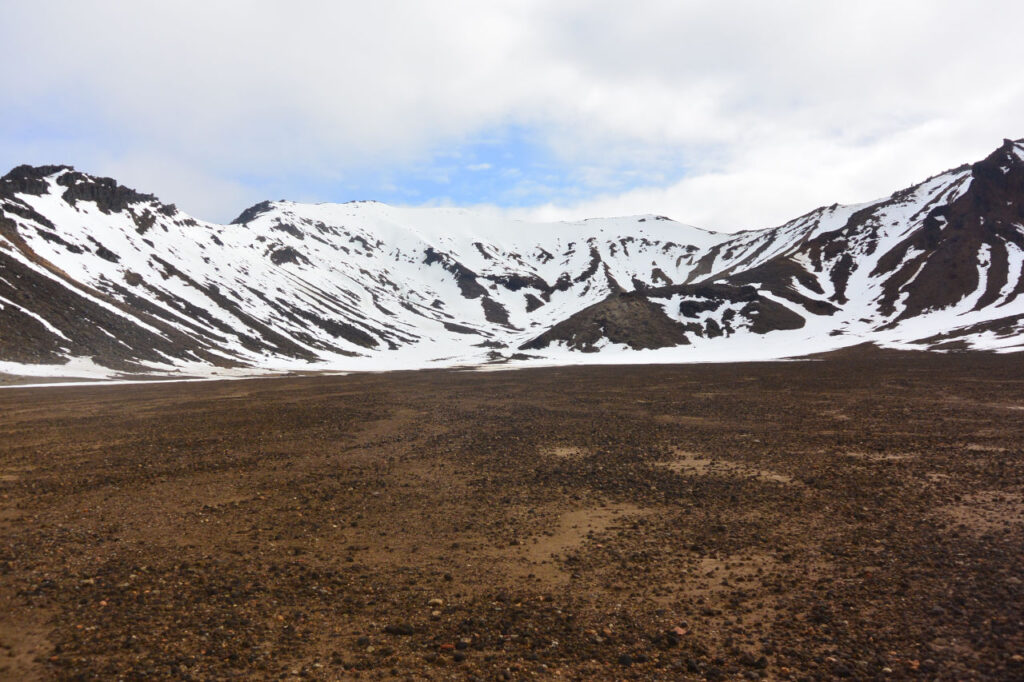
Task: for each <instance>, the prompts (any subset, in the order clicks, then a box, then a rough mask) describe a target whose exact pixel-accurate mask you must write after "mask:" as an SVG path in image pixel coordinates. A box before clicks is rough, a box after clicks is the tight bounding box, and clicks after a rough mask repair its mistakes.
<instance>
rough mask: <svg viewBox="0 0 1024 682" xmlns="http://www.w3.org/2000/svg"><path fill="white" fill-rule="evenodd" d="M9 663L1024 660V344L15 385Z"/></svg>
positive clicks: (7, 572) (402, 665) (981, 675)
mask: <svg viewBox="0 0 1024 682" xmlns="http://www.w3.org/2000/svg"><path fill="white" fill-rule="evenodd" d="M0 414H2V415H3V419H2V420H0V443H2V446H0V524H2V529H3V530H2V535H0V537H2V545H0V614H2V615H0V677H5V678H6V679H53V678H56V679H89V678H100V679H115V678H120V679H154V678H175V679H197V680H198V679H210V678H220V679H223V678H232V677H234V678H240V679H266V678H274V679H292V678H312V679H352V678H357V677H358V678H361V679H380V678H388V677H391V676H396V675H397V676H399V677H401V678H405V679H474V678H476V679H486V680H492V679H527V678H552V677H556V676H561V677H563V678H566V679H587V680H589V679H686V678H693V679H699V678H702V677H703V678H707V679H743V678H749V679H757V678H765V679H801V678H803V679H822V678H826V679H827V678H833V677H851V678H856V679H872V678H918V679H972V678H978V679H1020V678H1021V677H1024V626H1022V619H1024V613H1022V610H1024V459H1022V443H1024V365H1022V363H1021V359H1020V357H1013V356H1009V357H1006V356H1004V357H989V356H982V355H953V356H939V355H933V356H913V355H907V356H900V355H880V354H867V355H865V354H863V353H858V352H847V353H845V354H841V355H839V356H836V357H832V358H831V359H827V360H825V361H817V362H799V363H775V364H738V365H718V366H713V365H704V366H679V367H664V366H655V367H591V368H558V369H541V370H522V371H514V372H494V373H470V372H454V371H431V372H417V373H392V374H384V375H352V376H343V377H338V376H335V377H303V378H289V379H268V380H250V381H235V382H216V383H199V384H195V383H192V384H163V385H131V386H114V387H100V388H92V387H78V388H73V387H57V388H48V389H41V390H40V389H12V390H5V391H0Z"/></svg>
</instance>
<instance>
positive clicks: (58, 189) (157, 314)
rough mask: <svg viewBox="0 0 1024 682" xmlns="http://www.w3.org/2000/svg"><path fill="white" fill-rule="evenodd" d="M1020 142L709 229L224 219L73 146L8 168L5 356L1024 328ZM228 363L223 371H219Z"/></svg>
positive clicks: (430, 352) (363, 360) (0, 357)
mask: <svg viewBox="0 0 1024 682" xmlns="http://www.w3.org/2000/svg"><path fill="white" fill-rule="evenodd" d="M1022 225H1024V141H1014V140H1005V141H1004V142H1003V144H1002V145H1001V146H1000V147H999V148H997V149H996V150H995V151H993V152H992V153H991V154H990V155H989V156H987V157H986V158H985V159H982V160H981V161H978V162H976V163H974V164H965V165H962V166H959V167H957V168H954V169H951V170H949V171H945V172H943V173H939V174H936V175H934V176H932V177H930V178H928V179H926V180H924V181H923V182H921V183H918V184H916V185H912V186H910V187H908V188H905V189H903V190H900V191H897V192H895V193H893V194H892V195H890V196H889V197H885V198H882V199H878V200H875V201H871V202H864V203H861V204H853V205H846V206H844V205H839V204H833V205H831V206H823V207H819V208H817V209H814V210H813V211H810V212H808V213H806V214H804V215H802V216H799V217H798V218H795V219H794V220H791V221H789V222H787V223H784V224H782V225H779V226H776V227H772V228H763V229H758V230H749V231H743V232H738V233H716V232H712V231H709V230H704V229H702V228H698V227H694V226H689V225H685V224H682V223H676V222H675V221H671V220H669V219H667V218H665V217H664V216H653V215H641V216H627V217H617V218H597V219H589V220H585V221H573V222H563V223H555V224H551V223H533V222H529V221H521V220H510V219H507V218H502V217H498V216H483V215H477V214H473V213H472V212H469V211H467V210H465V209H458V208H447V207H445V208H404V207H394V206H388V205H386V204H380V203H377V202H350V203H347V204H297V203H294V202H288V201H276V202H275V201H263V202H259V203H257V204H254V205H253V206H250V207H248V208H246V209H245V210H243V211H242V212H241V213H240V214H239V216H238V217H237V218H236V219H235V220H234V221H232V222H231V223H228V224H226V225H218V224H215V223H208V222H205V221H201V220H197V219H195V218H193V217H191V216H189V215H187V214H185V213H183V212H182V211H180V210H179V209H177V208H176V207H175V206H174V204H164V203H163V202H162V201H160V200H159V199H158V198H157V197H155V196H154V195H152V194H144V193H142V192H138V191H136V190H134V189H130V188H127V187H124V186H123V185H120V184H118V183H117V182H116V181H115V180H113V179H110V178H97V177H94V176H91V175H88V174H86V173H82V172H80V171H77V170H74V169H73V168H72V167H70V166H57V165H54V166H41V167H32V166H18V167H16V168H14V169H12V170H11V171H10V172H9V173H7V174H6V175H4V176H3V177H2V178H0V372H3V371H6V372H9V373H33V372H36V373H45V372H53V373H56V372H59V371H60V370H59V367H60V366H62V365H64V366H65V367H66V366H67V363H69V362H71V363H72V364H75V363H78V364H82V363H85V364H87V365H90V367H91V369H90V371H93V372H94V373H97V374H103V373H104V372H106V373H113V372H125V373H154V372H156V373H159V372H165V373H171V374H180V373H188V372H192V373H200V374H202V373H204V372H205V373H210V372H215V371H229V370H230V371H246V370H252V371H260V370H267V369H274V370H282V369H297V368H299V369H301V368H310V369H317V368H321V369H377V368H389V367H410V368H411V367H426V366H439V365H452V364H474V363H480V362H494V361H509V360H510V359H513V357H515V361H522V358H523V353H529V355H531V356H533V357H532V358H531V359H532V360H533V361H536V362H583V361H585V362H594V361H599V362H609V361H626V362H648V361H649V362H673V361H674V362H689V361H706V360H744V359H768V358H771V357H788V356H795V355H804V354H808V353H815V352H821V351H824V350H829V349H833V348H840V347H844V346H848V345H855V344H857V343H863V342H872V343H876V344H879V345H888V346H893V347H908V348H914V347H917V348H922V349H936V350H943V349H945V350H949V349H957V348H961V349H967V348H980V349H993V350H1013V349H1019V348H1021V347H1024V338H1021V331H1022V328H1024V323H1022V321H1024V297H1022V296H1021V295H1020V294H1021V293H1024V276H1022V272H1021V271H1022V268H1024V227H1022ZM218 368H220V369H218Z"/></svg>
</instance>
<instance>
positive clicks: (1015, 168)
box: [971, 140, 1024, 191]
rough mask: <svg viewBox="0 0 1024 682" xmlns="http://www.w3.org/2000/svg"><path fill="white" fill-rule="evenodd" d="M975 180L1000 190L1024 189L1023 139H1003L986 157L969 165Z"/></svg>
mask: <svg viewBox="0 0 1024 682" xmlns="http://www.w3.org/2000/svg"><path fill="white" fill-rule="evenodd" d="M971 172H972V174H973V175H974V179H975V181H981V182H983V183H985V184H989V185H994V186H995V187H998V188H1000V189H1002V190H1007V189H1009V190H1011V191H1019V190H1021V189H1024V140H1016V141H1014V140H1003V144H1002V145H1000V146H999V148H998V149H996V150H995V151H994V152H992V153H991V154H989V155H988V156H987V157H985V158H984V159H982V160H981V161H979V162H977V163H976V164H974V165H973V166H971Z"/></svg>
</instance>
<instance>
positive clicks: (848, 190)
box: [0, 0, 1024, 231]
mask: <svg viewBox="0 0 1024 682" xmlns="http://www.w3.org/2000/svg"><path fill="white" fill-rule="evenodd" d="M0 11H2V13H0V16H2V17H3V20H2V23H0V91H2V92H3V100H2V106H0V166H2V167H3V169H2V170H0V173H2V172H6V170H7V169H8V168H10V167H12V166H15V165H18V164H20V163H32V164H43V163H70V164H72V165H74V166H75V167H77V168H79V169H80V170H83V171H86V172H90V173H94V174H102V175H111V176H113V177H116V178H117V179H118V180H120V181H121V182H123V183H125V184H128V185H131V186H134V187H136V188H137V189H140V190H143V191H150V192H154V193H156V194H157V195H159V196H160V197H161V198H162V199H164V200H165V201H168V202H175V203H177V204H178V206H179V207H180V208H182V209H183V210H185V211H188V212H190V213H192V214H194V215H196V216H198V217H200V218H204V219H208V220H216V221H227V220H230V219H231V218H233V217H234V216H235V215H237V214H238V213H239V212H240V211H241V210H242V209H243V208H245V207H246V206H248V205H250V204H252V203H254V202H256V201H259V200H262V199H266V198H270V199H279V198H287V199H293V200H296V201H348V200H352V199H377V200H380V201H386V202H389V203H396V204H413V205H416V204H456V205H461V206H477V205H479V206H482V207H498V208H500V209H502V210H507V211H511V212H513V213H515V214H520V215H524V216H529V217H541V218H560V219H561V218H582V217H594V216H606V215H625V214H636V213H657V214H664V215H668V216H671V217H672V218H675V219H676V220H680V221H682V222H687V223H691V224H695V225H700V226H703V227H708V228H712V229H720V230H729V231H732V230H737V229H743V228H753V227H767V226H771V225H775V224H778V223H781V222H783V221H785V220H787V219H790V218H793V217H796V216H797V215H799V214H802V213H804V212H806V211H808V210H810V209H812V208H815V207H816V206H819V205H823V204H831V203H833V202H836V201H838V202H840V203H852V202H858V201H865V200H869V199H873V198H876V197H878V196H883V195H887V194H889V193H890V192H892V191H893V190H896V189H899V188H901V187H904V186H906V185H909V184H911V183H913V182H916V181H919V180H922V179H924V178H925V177H927V176H929V175H932V174H934V173H936V172H939V171H941V170H945V169H946V168H949V167H952V166H956V165H959V164H961V163H964V162H967V161H973V160H977V159H978V158H981V157H983V156H985V155H987V154H988V152H990V151H991V150H992V149H994V148H995V147H996V146H998V145H999V144H1000V142H1001V140H1002V138H1004V137H1012V138H1020V137H1024V77H1022V76H1021V72H1020V70H1021V67H1022V65H1024V59H1022V57H1021V48H1020V39H1019V35H1020V30H1021V27H1022V26H1024V3H1021V2H1016V1H1012V0H1010V1H1005V2H1000V1H985V0H974V1H973V2H964V0H958V1H957V2H946V1H945V0H920V1H912V0H907V1H900V0H886V1H885V2H873V1H868V0H858V1H857V2H849V1H848V2H831V1H824V0H813V1H807V2H801V1H786V0H778V1H776V2H764V1H763V0H757V1H750V2H740V1H723V0H709V1H687V0H664V1H662V0H630V1H629V2H602V1H600V0H579V1H575V0H565V1H562V0H537V1H534V0H509V1H507V2H506V1H502V0H498V1H489V0H470V1H467V2H460V1H451V2H448V1H445V0H437V1H435V2H419V1H414V0H409V1H407V2H390V1H387V0H374V1H373V2H358V3H356V2H343V1H325V2H314V1H309V0H305V1H288V2H286V1H284V0H281V1H280V2H266V1H260V0H244V1H242V0H237V1H221V2H218V1H216V0H202V1H201V2H190V1H185V0H175V1H174V2H161V3H156V2H137V1H131V0H124V1H121V2H90V1H87V0H71V1H68V2H60V1H57V0H46V1H38V2H26V1H25V0H0Z"/></svg>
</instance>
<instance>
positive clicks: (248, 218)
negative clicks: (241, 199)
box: [231, 201, 274, 225]
mask: <svg viewBox="0 0 1024 682" xmlns="http://www.w3.org/2000/svg"><path fill="white" fill-rule="evenodd" d="M273 210H274V203H273V202H272V201H261V202H260V203H258V204H253V205H252V206H250V207H249V208H247V209H245V210H244V211H242V212H241V213H239V214H238V217H237V218H235V219H234V220H232V221H231V224H232V225H244V224H245V223H248V222H252V221H253V220H256V218H258V217H259V216H261V215H263V214H264V213H269V212H270V211H273Z"/></svg>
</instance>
